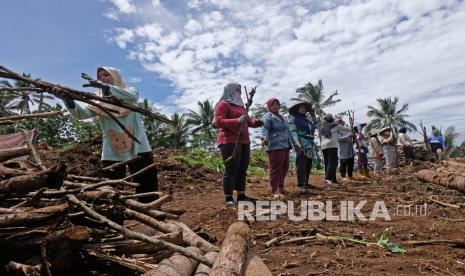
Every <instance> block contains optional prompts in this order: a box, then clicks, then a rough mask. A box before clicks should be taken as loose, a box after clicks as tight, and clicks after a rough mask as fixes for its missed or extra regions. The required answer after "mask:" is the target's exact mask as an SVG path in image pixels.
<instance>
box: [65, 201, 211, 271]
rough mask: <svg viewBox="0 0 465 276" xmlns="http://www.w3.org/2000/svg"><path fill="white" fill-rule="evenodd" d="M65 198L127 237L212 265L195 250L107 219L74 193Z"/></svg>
mask: <svg viewBox="0 0 465 276" xmlns="http://www.w3.org/2000/svg"><path fill="white" fill-rule="evenodd" d="M66 198H67V199H68V200H69V201H70V202H71V203H73V204H74V205H76V206H78V207H79V208H81V209H82V210H83V211H84V212H85V213H86V214H87V215H89V216H90V217H92V218H94V219H96V220H97V221H99V222H102V223H105V224H106V225H107V226H109V227H110V228H112V229H114V230H117V231H120V232H121V233H122V234H123V235H125V236H126V237H127V238H129V239H135V240H140V241H144V242H148V243H153V244H161V245H164V246H166V247H167V248H169V249H171V250H173V251H175V252H178V253H181V254H183V255H184V256H187V257H189V258H193V259H195V260H197V261H199V262H201V263H204V264H206V265H208V266H213V263H212V262H211V261H209V260H208V259H207V258H205V257H204V256H203V255H199V254H197V253H196V252H193V251H191V250H189V249H186V248H184V247H181V246H178V245H175V244H171V243H168V242H165V241H162V240H159V239H156V238H154V237H149V236H147V235H145V234H142V233H139V232H136V231H132V230H129V229H127V228H125V227H123V226H121V225H119V224H117V223H115V222H113V221H111V220H109V219H107V218H106V217H104V216H102V215H100V214H99V213H97V212H95V211H94V210H92V209H91V208H89V207H87V206H86V205H85V204H84V203H83V202H82V201H80V200H79V199H77V198H76V197H75V196H74V195H66Z"/></svg>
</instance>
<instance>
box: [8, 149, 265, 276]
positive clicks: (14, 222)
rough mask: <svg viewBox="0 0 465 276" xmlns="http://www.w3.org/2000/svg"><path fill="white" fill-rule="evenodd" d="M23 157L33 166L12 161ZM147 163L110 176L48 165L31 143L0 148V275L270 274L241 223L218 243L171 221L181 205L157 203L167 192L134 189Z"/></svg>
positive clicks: (161, 200)
mask: <svg viewBox="0 0 465 276" xmlns="http://www.w3.org/2000/svg"><path fill="white" fill-rule="evenodd" d="M24 155H30V158H31V159H33V162H32V163H34V165H35V166H27V165H25V163H24V161H17V160H11V159H13V158H15V157H18V156H24ZM128 162H131V160H129V161H125V162H120V163H117V164H113V165H111V166H109V167H106V168H101V169H100V171H108V170H112V169H114V168H116V167H118V166H122V165H125V164H127V163H128ZM152 166H153V165H150V166H148V167H146V168H144V169H142V170H140V171H139V172H137V173H135V174H132V175H130V176H128V177H125V178H124V179H117V180H110V179H106V178H103V177H100V176H99V174H97V175H96V174H95V172H94V176H92V177H90V176H78V175H72V174H69V173H68V172H67V168H66V166H65V165H64V164H63V163H58V164H56V165H54V166H51V167H48V168H46V167H45V166H44V165H42V162H41V160H40V159H39V158H38V157H37V154H36V153H35V149H34V147H33V146H32V145H31V144H30V143H29V145H28V147H21V148H15V149H10V150H0V174H1V180H0V247H1V248H8V250H2V251H1V253H0V274H5V273H10V274H11V275H53V274H55V275H56V274H64V273H69V272H71V271H73V272H76V271H78V272H79V273H81V274H82V273H84V274H88V273H89V271H90V270H98V269H104V270H105V269H107V270H106V271H100V272H104V273H109V271H108V269H110V268H109V267H108V264H109V263H110V264H112V266H111V269H116V268H118V269H120V270H121V269H122V270H124V271H125V272H122V273H123V274H126V275H127V274H128V273H130V274H134V275H138V274H143V275H186V276H187V275H192V274H193V273H198V274H195V275H232V274H231V273H234V275H252V274H253V273H254V271H260V273H261V274H260V275H271V273H270V272H269V270H268V268H267V267H266V265H265V264H264V263H263V261H262V260H261V259H260V258H259V257H258V256H256V255H255V254H254V253H253V252H252V251H251V250H249V246H250V244H251V233H250V229H249V228H248V226H247V224H245V223H242V222H241V223H236V224H233V225H232V226H231V229H230V231H228V233H227V235H226V238H225V241H224V242H223V246H222V247H221V248H218V247H217V246H216V245H214V244H212V242H210V241H212V240H214V239H209V238H208V237H211V235H208V234H206V235H202V236H200V235H199V234H198V233H196V232H195V231H193V230H192V229H191V228H189V227H188V226H187V225H185V224H184V223H182V222H179V221H178V220H177V218H178V217H179V216H180V215H182V213H183V211H182V210H169V209H167V208H164V207H163V205H164V204H166V203H167V202H170V201H172V200H173V198H172V196H171V195H169V194H164V193H161V192H150V193H139V194H138V193H136V192H135V189H134V188H135V187H137V186H138V184H137V183H134V182H132V181H131V179H132V178H133V177H134V176H136V175H138V174H140V173H142V172H143V171H145V170H147V169H150V168H151V167H152ZM147 198H150V200H147ZM141 199H144V200H141ZM141 201H144V203H142V202H141ZM147 201H149V202H147ZM203 237H205V239H204V238H203ZM99 264H100V265H99ZM95 267H97V268H95ZM247 271H249V273H247ZM112 273H115V272H114V271H112ZM251 273H252V274H251Z"/></svg>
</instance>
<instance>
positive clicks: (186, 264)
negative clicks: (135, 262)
mask: <svg viewBox="0 0 465 276" xmlns="http://www.w3.org/2000/svg"><path fill="white" fill-rule="evenodd" d="M187 249H188V250H191V251H192V252H196V253H197V254H201V251H200V249H198V248H197V247H193V246H191V247H188V248H187ZM198 264H199V263H198V261H196V260H194V259H191V258H188V257H186V256H184V255H181V254H179V253H175V254H173V256H171V257H170V258H168V259H165V260H163V261H161V262H160V263H159V264H158V267H157V268H155V269H153V270H151V271H148V272H147V273H144V274H143V276H190V275H192V273H193V272H194V270H195V268H196V267H197V265H198Z"/></svg>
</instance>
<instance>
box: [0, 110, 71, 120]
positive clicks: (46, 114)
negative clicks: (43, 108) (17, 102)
mask: <svg viewBox="0 0 465 276" xmlns="http://www.w3.org/2000/svg"><path fill="white" fill-rule="evenodd" d="M61 113H62V112H61V111H51V112H42V113H31V114H25V115H18V116H9V117H0V122H4V121H19V120H24V119H34V118H45V117H53V116H56V115H59V114H61Z"/></svg>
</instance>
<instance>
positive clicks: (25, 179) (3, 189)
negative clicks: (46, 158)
mask: <svg viewBox="0 0 465 276" xmlns="http://www.w3.org/2000/svg"><path fill="white" fill-rule="evenodd" d="M65 176H66V166H65V165H64V164H60V165H59V166H53V167H51V168H49V169H47V170H44V171H41V172H37V173H31V174H27V175H21V176H16V177H12V178H9V179H7V180H3V181H1V182H0V193H2V194H11V193H16V194H26V193H28V192H31V191H34V190H37V189H40V188H42V187H49V188H53V189H58V188H60V187H61V185H62V184H63V179H64V177H65Z"/></svg>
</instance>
